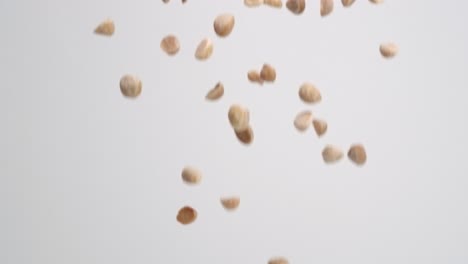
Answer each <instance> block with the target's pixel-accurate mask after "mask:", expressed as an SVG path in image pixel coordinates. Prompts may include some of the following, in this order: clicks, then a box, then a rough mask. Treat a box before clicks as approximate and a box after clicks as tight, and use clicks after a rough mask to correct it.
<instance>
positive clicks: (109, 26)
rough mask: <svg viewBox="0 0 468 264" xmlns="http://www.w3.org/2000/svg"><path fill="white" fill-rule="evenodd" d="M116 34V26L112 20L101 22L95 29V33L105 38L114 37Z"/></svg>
mask: <svg viewBox="0 0 468 264" xmlns="http://www.w3.org/2000/svg"><path fill="white" fill-rule="evenodd" d="M114 32H115V25H114V21H113V20H112V19H110V18H108V19H106V20H104V21H103V22H101V23H100V24H99V25H98V26H97V27H96V28H95V29H94V33H96V34H98V35H103V36H108V37H110V36H112V35H114Z"/></svg>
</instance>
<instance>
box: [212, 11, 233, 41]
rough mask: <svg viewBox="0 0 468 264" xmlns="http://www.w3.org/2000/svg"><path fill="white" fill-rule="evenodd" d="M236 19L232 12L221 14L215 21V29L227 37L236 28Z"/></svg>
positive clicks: (219, 34) (220, 34) (217, 32)
mask: <svg viewBox="0 0 468 264" xmlns="http://www.w3.org/2000/svg"><path fill="white" fill-rule="evenodd" d="M234 23H235V19H234V16H233V15H232V14H221V15H219V16H217V17H216V19H215V21H214V22H213V27H214V31H215V32H216V34H217V35H218V36H220V37H227V36H228V35H229V34H230V33H231V32H232V29H233V28H234Z"/></svg>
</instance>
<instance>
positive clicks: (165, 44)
mask: <svg viewBox="0 0 468 264" xmlns="http://www.w3.org/2000/svg"><path fill="white" fill-rule="evenodd" d="M160 46H161V49H162V50H163V51H164V52H165V53H167V55H170V56H173V55H175V54H177V52H179V49H180V43H179V40H178V39H177V37H176V36H174V35H167V36H165V37H164V38H163V39H162V40H161V44H160Z"/></svg>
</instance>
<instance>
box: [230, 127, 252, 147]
mask: <svg viewBox="0 0 468 264" xmlns="http://www.w3.org/2000/svg"><path fill="white" fill-rule="evenodd" d="M234 133H235V134H236V137H237V139H238V140H239V141H240V142H241V143H243V144H245V145H250V144H252V142H253V139H254V133H253V129H252V127H251V126H250V125H249V126H248V127H247V129H244V130H240V131H236V130H234Z"/></svg>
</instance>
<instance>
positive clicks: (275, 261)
mask: <svg viewBox="0 0 468 264" xmlns="http://www.w3.org/2000/svg"><path fill="white" fill-rule="evenodd" d="M268 264H289V261H288V260H287V259H286V258H285V257H272V258H270V259H269V260H268Z"/></svg>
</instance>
